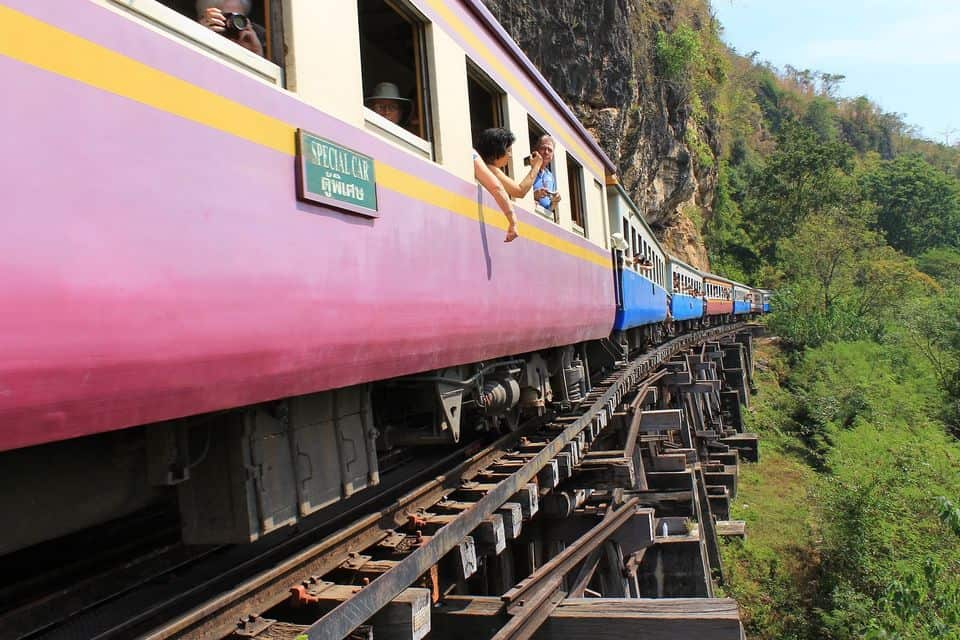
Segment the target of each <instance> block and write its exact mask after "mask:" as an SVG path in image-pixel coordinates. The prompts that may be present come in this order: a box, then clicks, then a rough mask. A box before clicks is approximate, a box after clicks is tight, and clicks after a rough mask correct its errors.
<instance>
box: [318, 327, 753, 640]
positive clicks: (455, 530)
mask: <svg viewBox="0 0 960 640" xmlns="http://www.w3.org/2000/svg"><path fill="white" fill-rule="evenodd" d="M743 326H745V323H735V324H732V325H724V326H720V327H713V328H710V329H705V330H702V331H698V332H695V333H692V334H687V335H684V336H680V337H678V338H674V339H673V340H670V341H669V342H666V343H665V344H663V345H661V346H660V347H658V348H657V349H655V350H653V351H651V352H648V353H646V354H644V355H643V356H640V357H639V358H637V359H636V360H634V361H633V362H632V363H631V364H630V365H628V367H627V368H626V369H625V370H624V371H623V372H622V374H621V375H620V377H619V378H618V380H617V381H615V382H614V383H613V384H612V385H611V386H610V387H609V388H608V389H607V391H606V392H605V393H604V394H603V395H602V396H601V397H600V398H599V399H597V400H596V401H595V402H594V403H593V404H592V405H591V406H590V408H589V409H588V410H587V412H586V413H585V414H584V415H582V416H581V417H580V418H578V419H577V420H576V421H575V422H573V423H572V424H570V425H569V426H568V427H567V428H566V429H564V430H563V431H562V432H561V433H560V434H559V435H558V436H557V437H556V438H554V439H553V440H552V441H551V442H550V443H549V444H548V445H547V446H546V447H544V448H543V449H541V450H540V452H539V453H538V454H537V455H536V456H534V457H533V458H532V459H531V460H530V461H529V462H527V463H526V464H525V465H524V466H523V467H521V468H520V469H519V470H517V471H516V472H515V473H513V474H512V475H511V476H510V477H508V478H505V479H503V480H502V481H501V482H499V483H498V484H497V485H496V487H494V489H493V490H492V491H490V492H489V493H488V494H486V495H485V496H483V497H482V498H481V499H480V500H479V501H478V502H477V503H475V504H474V505H473V506H472V507H471V508H470V509H468V510H467V511H464V512H463V513H462V514H461V515H460V516H459V517H458V518H457V519H456V520H454V521H452V522H450V523H449V524H447V525H445V526H443V527H442V528H440V529H439V530H438V531H437V532H436V534H434V536H433V537H432V538H431V539H430V540H429V541H428V542H427V543H426V544H424V545H423V546H421V547H420V548H419V549H417V550H416V551H414V552H413V553H411V554H410V555H409V556H407V557H406V558H404V559H403V560H401V561H399V562H398V563H397V564H396V565H394V566H393V567H392V568H390V569H389V570H388V571H386V572H384V573H383V574H381V575H380V576H378V577H377V578H375V579H374V580H373V581H372V582H371V583H370V584H369V585H368V586H366V587H364V588H363V589H361V590H360V591H359V592H358V593H357V594H356V595H355V596H354V597H352V598H350V599H349V600H346V601H344V602H342V603H341V604H339V605H338V606H337V607H335V608H334V609H333V610H331V611H330V612H329V613H327V614H326V615H324V616H323V617H322V618H320V619H319V620H317V621H316V622H315V623H314V624H313V625H311V626H310V627H309V628H308V629H307V631H306V632H305V634H303V635H305V636H306V638H307V639H308V640H342V639H343V638H345V637H347V636H348V635H349V634H350V633H351V632H352V631H353V630H354V629H356V628H357V627H359V626H360V625H361V624H363V623H364V622H366V621H367V620H369V619H370V618H371V617H372V616H373V615H374V614H375V613H377V611H379V610H380V609H382V608H383V607H385V606H386V605H387V604H388V603H389V602H390V601H391V600H393V599H394V598H396V597H397V596H398V595H400V593H401V592H402V591H403V590H404V589H406V588H407V587H408V586H409V585H411V584H413V583H414V582H415V581H416V580H417V579H418V578H419V577H420V576H421V575H423V574H424V573H426V572H427V571H428V570H429V569H430V567H432V566H433V565H435V564H437V563H438V562H439V561H440V560H441V559H442V558H443V556H445V555H446V554H447V553H449V552H450V551H452V550H453V549H454V547H456V546H457V545H458V544H460V542H461V541H462V540H463V539H464V538H466V537H467V536H468V535H469V534H470V532H471V531H473V530H474V529H476V528H477V527H478V526H480V524H481V523H482V522H483V520H484V519H486V518H487V517H489V516H490V515H492V514H493V513H494V512H495V511H496V510H497V509H499V508H500V507H501V506H502V505H503V504H504V503H505V502H507V501H508V500H509V499H510V498H511V497H512V496H513V495H514V494H516V493H517V492H518V491H519V490H520V489H521V488H522V487H523V486H525V485H526V484H527V483H528V482H530V481H531V480H532V479H533V478H534V477H535V476H536V475H537V474H538V473H539V472H540V470H541V469H543V467H544V466H545V465H547V464H548V463H549V462H550V460H552V459H553V458H554V457H555V456H556V455H557V454H558V453H560V452H561V451H562V450H563V448H564V447H565V446H566V445H567V444H569V443H570V442H571V441H572V440H573V439H574V438H576V437H577V436H578V435H579V434H580V433H581V432H582V431H583V430H584V429H586V428H587V426H588V425H589V424H590V423H591V422H592V421H593V420H594V419H595V418H596V417H597V416H598V415H599V414H600V413H603V412H608V413H607V415H608V416H609V415H610V412H612V409H613V406H614V404H615V400H616V401H619V399H620V398H622V397H623V395H624V393H625V392H626V391H627V390H628V386H629V385H631V384H633V383H634V380H635V377H636V376H637V375H638V374H645V373H647V372H648V371H649V370H650V368H651V366H653V365H657V364H659V363H661V362H663V361H664V360H666V359H667V358H669V357H671V356H672V355H673V354H675V353H677V352H679V351H681V350H683V349H686V348H687V347H689V346H690V345H693V344H698V343H700V342H703V341H705V340H709V339H710V338H712V337H719V336H722V335H726V334H729V333H735V332H736V331H739V330H740V329H741V328H742V327H743ZM301 637H302V636H301Z"/></svg>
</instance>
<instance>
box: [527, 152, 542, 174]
mask: <svg viewBox="0 0 960 640" xmlns="http://www.w3.org/2000/svg"><path fill="white" fill-rule="evenodd" d="M542 166H543V156H541V155H540V152H539V151H534V152H533V153H531V154H530V168H531V169H533V170H534V171H540V167H542Z"/></svg>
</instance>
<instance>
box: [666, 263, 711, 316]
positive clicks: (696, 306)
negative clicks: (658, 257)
mask: <svg viewBox="0 0 960 640" xmlns="http://www.w3.org/2000/svg"><path fill="white" fill-rule="evenodd" d="M667 282H668V283H669V288H670V318H671V319H672V320H673V323H674V325H676V324H677V323H679V326H675V327H674V328H675V329H677V330H680V331H685V330H687V329H690V328H693V327H696V326H699V325H700V324H701V322H702V320H703V316H704V315H705V314H706V311H707V303H706V299H705V298H704V287H703V275H701V274H700V272H699V271H697V270H696V269H695V268H693V267H692V266H690V265H689V264H687V263H686V262H684V261H683V260H681V259H680V258H677V257H676V256H673V255H670V254H667Z"/></svg>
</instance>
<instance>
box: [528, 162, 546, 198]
mask: <svg viewBox="0 0 960 640" xmlns="http://www.w3.org/2000/svg"><path fill="white" fill-rule="evenodd" d="M530 162H531V163H532V162H533V161H532V160H531V161H530ZM533 197H534V199H535V200H542V199H543V198H549V197H550V191H549V189H544V188H543V187H540V188H539V189H534V190H533Z"/></svg>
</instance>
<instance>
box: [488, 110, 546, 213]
mask: <svg viewBox="0 0 960 640" xmlns="http://www.w3.org/2000/svg"><path fill="white" fill-rule="evenodd" d="M515 140H516V136H514V135H513V133H512V132H511V131H508V130H506V129H502V128H500V127H495V128H493V129H485V130H483V131H481V132H480V135H479V136H477V153H479V154H480V157H481V158H483V161H484V162H485V163H487V168H488V169H490V171H491V172H492V173H493V175H495V176H497V180H499V181H500V184H502V185H503V188H504V189H506V190H507V194H508V195H509V196H510V197H511V198H522V197H523V196H525V195H527V193H528V192H529V191H530V188H531V187H532V186H533V181H534V179H535V178H536V177H537V174H538V173H539V172H540V167H542V166H543V158H541V157H540V154H539V153H537V152H536V151H534V152H533V153H532V154H530V157H529V158H526V159H524V164H529V165H530V171H529V172H527V175H526V177H525V178H524V179H523V180H521V181H520V182H516V181H515V180H514V179H513V178H511V177H510V176H508V175H507V174H506V173H504V172H503V169H504V167H506V166H507V163H508V162H510V153H511V151H512V150H513V143H514V141H515Z"/></svg>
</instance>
